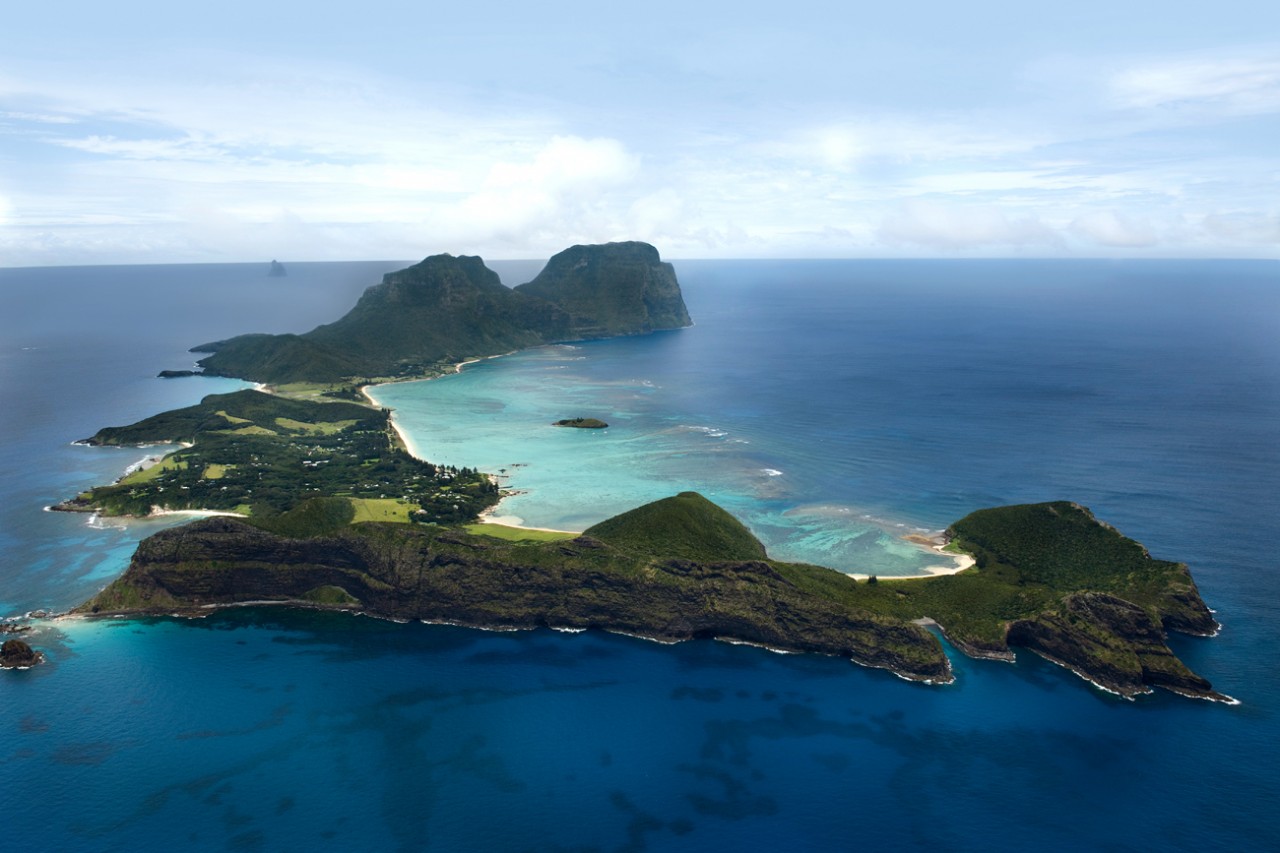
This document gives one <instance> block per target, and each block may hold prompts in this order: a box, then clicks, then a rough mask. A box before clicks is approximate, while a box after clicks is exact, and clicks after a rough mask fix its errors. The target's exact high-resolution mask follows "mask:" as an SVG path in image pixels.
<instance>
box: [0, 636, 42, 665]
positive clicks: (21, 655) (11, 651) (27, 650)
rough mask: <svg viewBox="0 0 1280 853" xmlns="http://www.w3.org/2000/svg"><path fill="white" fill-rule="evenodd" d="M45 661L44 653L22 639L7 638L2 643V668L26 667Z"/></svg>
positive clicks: (0, 660)
mask: <svg viewBox="0 0 1280 853" xmlns="http://www.w3.org/2000/svg"><path fill="white" fill-rule="evenodd" d="M43 661H44V655H43V654H42V653H40V652H37V651H36V650H35V649H33V648H31V646H29V645H27V644H26V643H25V642H23V641H22V640H17V639H10V640H5V641H4V643H3V644H2V645H0V668H4V669H26V668H27V667H32V666H35V665H36V664H38V663H42V662H43Z"/></svg>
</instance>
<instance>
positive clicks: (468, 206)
mask: <svg viewBox="0 0 1280 853" xmlns="http://www.w3.org/2000/svg"><path fill="white" fill-rule="evenodd" d="M638 170H639V161H638V160H637V159H636V158H635V157H634V156H632V155H631V154H630V153H628V151H627V149H626V147H625V146H624V145H623V144H622V143H620V142H618V141H617V140H616V139H607V138H598V139H582V138H581V137H576V136H556V137H553V138H552V139H551V140H550V141H549V142H547V143H546V145H545V146H544V147H543V148H542V149H541V150H539V151H538V152H537V153H536V155H535V156H534V157H533V158H532V159H530V160H525V161H514V162H513V161H499V162H497V163H494V164H493V166H492V167H491V168H490V169H489V174H488V176H487V178H486V179H485V181H484V184H483V186H482V187H481V188H480V189H479V191H477V192H475V193H473V194H471V195H469V196H467V197H466V198H465V199H463V200H462V201H461V203H459V204H457V205H456V206H450V207H449V208H447V209H446V211H445V214H444V216H443V217H442V220H443V221H437V223H436V224H437V227H442V228H445V229H447V230H448V232H449V233H452V234H455V235H457V236H458V237H459V238H460V239H463V240H465V241H466V242H469V243H470V242H483V240H484V239H485V238H487V237H493V236H501V237H502V238H503V239H507V240H511V239H515V238H519V237H521V236H523V235H527V234H530V233H531V232H534V231H541V230H552V231H555V232H557V233H558V232H560V231H562V230H566V226H567V225H568V224H569V223H578V222H580V221H581V220H582V218H583V214H584V213H585V212H586V211H587V210H589V209H593V208H594V207H595V206H596V205H597V204H598V203H599V201H600V200H601V199H603V198H605V197H607V195H608V192H609V191H610V190H612V189H613V188H615V187H617V186H619V185H622V184H625V183H626V182H628V181H629V180H631V179H632V178H633V177H634V176H635V174H636V173H637V171H638ZM597 227H598V226H597Z"/></svg>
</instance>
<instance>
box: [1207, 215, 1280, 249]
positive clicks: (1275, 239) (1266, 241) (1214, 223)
mask: <svg viewBox="0 0 1280 853" xmlns="http://www.w3.org/2000/svg"><path fill="white" fill-rule="evenodd" d="M1201 225H1202V226H1203V228H1204V230H1205V231H1206V232H1208V233H1209V234H1210V235H1212V236H1213V237H1216V238H1219V239H1221V240H1224V241H1229V242H1231V243H1237V244H1239V243H1252V244H1261V245H1270V246H1274V247H1277V248H1280V213H1255V212H1246V213H1225V214H1224V213H1212V214H1209V215H1208V216H1206V217H1205V218H1204V219H1203V220H1202V222H1201Z"/></svg>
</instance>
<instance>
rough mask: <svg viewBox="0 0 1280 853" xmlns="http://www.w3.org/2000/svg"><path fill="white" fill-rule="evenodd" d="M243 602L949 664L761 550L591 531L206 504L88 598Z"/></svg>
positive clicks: (921, 639) (123, 605)
mask: <svg viewBox="0 0 1280 853" xmlns="http://www.w3.org/2000/svg"><path fill="white" fill-rule="evenodd" d="M812 571H822V572H829V570H825V569H816V568H814V569H812ZM829 573H830V572H829ZM831 574H834V573H831ZM842 580H843V581H845V582H847V583H849V584H852V583H853V582H852V581H850V580H848V579H842ZM248 601H254V602H262V601H279V602H282V603H297V604H313V605H314V604H316V603H318V602H326V601H327V602H336V604H334V605H332V606H339V607H342V608H344V609H359V610H362V611H365V612H370V613H376V614H379V615H382V616H388V617H395V618H404V619H425V620H429V621H447V622H452V623H456V624H462V625H474V626H478V627H514V628H533V627H539V626H554V627H566V628H602V629H605V630H610V631H620V632H625V633H629V634H635V635H639V636H644V637H652V638H655V639H661V640H669V641H674V640H687V639H692V638H711V637H718V638H723V639H731V640H737V641H742V642H748V643H756V644H760V645H765V646H769V647H771V648H777V649H784V650H791V651H800V652H818V653H821V654H829V655H839V656H842V657H848V658H850V659H852V660H855V661H857V662H859V663H863V664H866V665H868V666H876V667H882V668H885V669H890V670H893V671H894V672H897V673H898V674H900V675H902V676H904V677H907V678H911V679H917V680H932V681H949V680H950V679H951V675H950V668H949V666H948V664H947V661H946V657H945V656H944V655H943V653H942V648H941V646H940V645H939V643H938V641H937V640H936V639H935V638H934V637H933V636H932V635H930V634H929V633H928V632H927V631H924V630H923V629H921V628H919V627H917V626H915V625H911V624H908V623H905V622H903V621H901V620H897V619H893V618H888V617H883V616H878V615H875V614H872V613H870V612H867V611H863V610H860V609H857V608H854V607H850V606H848V605H846V604H842V603H840V602H837V601H834V600H830V599H827V598H824V597H822V596H818V595H813V594H811V593H807V592H805V591H803V590H802V589H800V588H798V587H797V586H796V585H795V584H793V583H792V582H790V581H789V580H787V579H786V578H785V577H784V576H783V575H782V574H780V573H779V572H778V571H777V570H775V569H774V568H773V567H772V566H771V565H770V564H769V563H767V562H764V561H760V560H746V561H725V562H716V563H699V562H694V561H690V560H680V559H667V560H644V559H638V558H636V557H635V556H634V555H633V554H632V553H630V552H629V551H626V550H620V549H619V548H615V547H614V546H612V545H610V544H608V543H606V542H603V541H601V540H599V539H595V538H593V537H589V536H582V537H579V538H578V539H574V540H569V541H560V542H552V543H543V544H539V545H534V544H529V543H523V544H513V543H508V542H503V541H501V540H497V539H491V538H489V537H484V536H470V535H467V534H464V533H461V532H459V531H456V530H445V531H441V530H429V529H426V528H417V527H410V526H407V525H373V524H363V525H356V526H354V527H351V528H348V529H346V530H344V531H342V532H340V533H338V534H337V535H334V536H328V537H323V538H316V539H289V538H285V537H281V536H277V535H275V534H271V533H268V532H265V531H263V530H259V529H256V528H254V527H252V526H250V525H248V524H245V523H244V522H240V521H237V520H233V519H227V518H211V519H207V520H204V521H199V522H195V523H193V524H190V525H187V526H186V527H183V528H177V529H173V530H168V531H164V532H162V533H158V534H156V535H155V536H152V537H151V538H149V539H147V540H145V541H144V542H142V543H141V544H140V545H139V547H138V550H137V553H136V554H135V555H134V559H133V562H132V563H131V564H130V566H129V569H128V571H126V572H125V574H124V575H123V576H122V577H121V578H120V579H118V580H117V581H115V582H114V583H113V584H111V585H110V586H109V587H107V589H105V590H104V591H103V592H102V593H100V594H99V595H98V596H97V597H95V598H94V599H93V600H92V601H90V602H88V603H87V604H85V605H83V606H82V607H81V608H80V610H81V612H85V613H91V614H93V613H96V614H108V613H169V612H175V611H179V612H200V610H201V609H202V608H204V607H206V606H208V605H218V604H233V603H237V602H248Z"/></svg>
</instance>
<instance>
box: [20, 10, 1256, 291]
mask: <svg viewBox="0 0 1280 853" xmlns="http://www.w3.org/2000/svg"><path fill="white" fill-rule="evenodd" d="M888 5H889V4H884V3H879V2H877V3H855V2H843V3H838V2H806V0H793V2H787V3H778V2H774V3H767V4H766V3H752V2H734V3H720V2H702V3H697V2H688V0H685V2H681V3H669V2H664V0H655V2H646V3H643V4H635V5H628V6H625V7H623V6H617V5H612V4H605V3H600V2H598V0H597V2H591V3H577V2H575V3H567V2H544V3H538V4H530V3H520V4H514V3H512V4H507V3H477V4H474V6H475V8H467V9H464V8H461V4H448V5H445V4H437V3H430V2H416V3H409V2H386V0H365V2H361V3H349V4H321V3H315V2H307V3H301V2H292V0H286V1H285V2H273V0H257V2H252V3H250V2H241V0H224V2H221V3H218V4H208V5H201V6H193V5H190V4H178V3H173V2H171V1H170V2H165V3H156V2H130V0H120V2H114V3H109V4H108V3H98V2H95V3H87V2H58V0H50V2H48V3H45V4H43V5H38V4H35V3H7V4H5V6H6V8H5V9H4V13H3V24H2V25H0V266H20V265H30V264H78V263H138V262H150V261H155V262H183V261H223V260H225V261H241V260H260V259H264V258H268V259H269V258H272V257H278V258H281V259H282V260H289V259H293V260H331V259H332V260H337V259H362V258H369V259H375V258H376V259H384V258H386V259H411V258H418V257H422V256H425V255H427V254H432V253H436V252H442V251H448V252H453V253H466V254H480V255H483V256H485V257H489V258H529V257H532V258H538V257H545V256H547V255H549V254H550V253H552V252H554V251H557V250H559V249H561V248H563V247H565V246H567V245H570V244H573V243H581V242H601V241H605V240H615V239H628V238H635V239H644V240H649V241H651V242H653V243H654V244H655V245H657V246H659V248H660V249H661V250H662V252H663V254H664V255H665V256H667V257H674V258H680V257H684V258H697V257H900V256H903V257H914V256H921V257H992V256H995V257H999V256H1015V257H1016V256H1032V257H1051V256H1064V257H1096V256H1106V257H1268V258H1275V257H1278V256H1280V4H1275V3H1262V2H1258V3H1253V2H1233V0H1226V2H1217V3H1204V2H1202V1H1201V2H1195V3H1182V2H1159V3H1154V2H1152V3H1149V2H1141V0H1140V1H1139V2H1119V0H1109V2H1093V0H1077V2H1073V3H1071V4H1056V5H1049V4H1029V3H1026V2H1025V0H1024V2H1017V3H1012V2H968V3H962V4H958V3H942V2H906V0H904V2H902V3H899V4H897V5H896V7H894V8H888Z"/></svg>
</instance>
